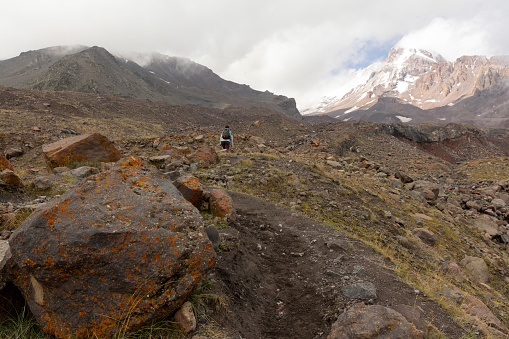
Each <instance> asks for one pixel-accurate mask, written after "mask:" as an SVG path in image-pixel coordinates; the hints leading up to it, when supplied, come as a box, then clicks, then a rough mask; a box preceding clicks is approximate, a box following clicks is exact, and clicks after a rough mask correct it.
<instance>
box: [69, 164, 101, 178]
mask: <svg viewBox="0 0 509 339" xmlns="http://www.w3.org/2000/svg"><path fill="white" fill-rule="evenodd" d="M96 173H99V169H98V168H96V167H91V166H81V167H78V168H75V169H73V170H71V175H72V176H73V177H76V178H86V177H88V176H90V175H92V174H96Z"/></svg>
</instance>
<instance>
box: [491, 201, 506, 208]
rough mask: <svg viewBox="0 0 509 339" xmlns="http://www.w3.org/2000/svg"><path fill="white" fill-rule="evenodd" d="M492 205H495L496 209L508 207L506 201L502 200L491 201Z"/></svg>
mask: <svg viewBox="0 0 509 339" xmlns="http://www.w3.org/2000/svg"><path fill="white" fill-rule="evenodd" d="M491 203H492V204H493V205H495V207H496V208H501V207H505V206H506V203H505V201H504V200H502V199H493V200H492V201H491Z"/></svg>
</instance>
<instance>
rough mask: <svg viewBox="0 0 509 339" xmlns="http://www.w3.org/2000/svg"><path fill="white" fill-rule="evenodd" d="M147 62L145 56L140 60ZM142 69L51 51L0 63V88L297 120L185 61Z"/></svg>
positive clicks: (90, 53) (87, 53)
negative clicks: (257, 111)
mask: <svg viewBox="0 0 509 339" xmlns="http://www.w3.org/2000/svg"><path fill="white" fill-rule="evenodd" d="M146 57H147V56H145V58H146ZM148 57H149V58H150V59H151V62H150V63H149V64H148V65H147V66H143V65H139V64H137V63H135V62H134V61H132V60H128V59H126V58H123V57H115V56H113V55H112V54H110V53H109V52H108V51H106V50H105V49H104V48H100V47H96V46H94V47H91V48H88V47H84V46H80V47H72V48H71V47H52V48H46V49H41V50H36V51H29V52H24V53H21V54H20V55H19V56H18V57H15V58H12V59H9V60H4V61H0V84H1V85H5V86H12V87H16V88H25V89H38V90H51V91H75V92H86V93H95V94H103V95H114V96H119V97H130V98H140V99H148V100H151V101H165V102H169V103H171V104H176V105H185V104H198V105H203V106H208V107H215V108H225V107H228V106H229V105H233V106H243V107H251V106H259V107H267V108H270V109H274V110H278V111H280V112H284V113H286V114H288V115H290V116H293V117H297V118H298V117H300V113H299V111H298V110H297V108H296V103H295V100H294V99H291V98H287V97H284V96H281V95H274V94H273V93H270V92H267V91H266V92H261V91H257V90H253V89H251V88H250V87H249V86H247V85H240V84H236V83H234V82H231V81H227V80H224V79H222V78H221V77H219V76H218V75H217V74H215V73H213V72H212V70H210V69H208V68H206V67H205V66H202V65H199V64H197V63H195V62H192V61H191V60H188V59H184V58H175V57H168V56H162V55H151V56H148Z"/></svg>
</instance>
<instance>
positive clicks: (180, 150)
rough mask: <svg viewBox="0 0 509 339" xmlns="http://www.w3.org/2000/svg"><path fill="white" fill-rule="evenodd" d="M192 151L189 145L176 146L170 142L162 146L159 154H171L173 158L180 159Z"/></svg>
mask: <svg viewBox="0 0 509 339" xmlns="http://www.w3.org/2000/svg"><path fill="white" fill-rule="evenodd" d="M190 153H191V149H190V148H189V147H175V146H171V145H168V144H164V145H163V146H161V149H160V150H159V153H158V154H157V155H158V156H164V155H169V156H170V157H171V158H172V159H180V158H182V157H185V156H187V155H188V154H190Z"/></svg>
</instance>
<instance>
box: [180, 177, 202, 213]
mask: <svg viewBox="0 0 509 339" xmlns="http://www.w3.org/2000/svg"><path fill="white" fill-rule="evenodd" d="M173 185H175V187H177V189H178V190H179V191H180V193H182V195H183V196H184V198H185V199H186V200H187V201H189V202H190V203H191V204H193V205H195V206H198V205H199V203H200V201H201V198H202V196H203V191H204V189H205V187H204V186H203V185H202V184H201V183H200V180H199V179H198V178H197V177H195V176H193V175H183V176H179V177H178V178H177V179H176V180H175V181H173Z"/></svg>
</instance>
